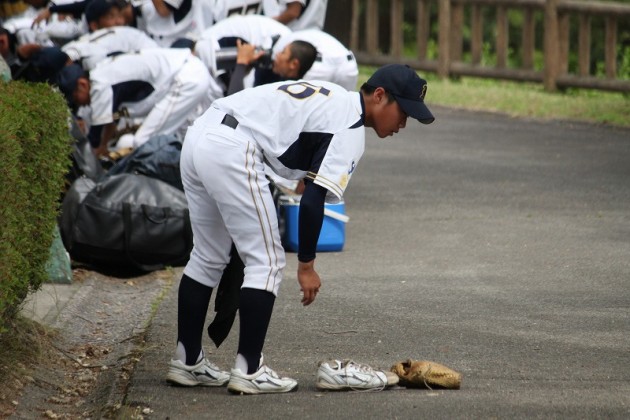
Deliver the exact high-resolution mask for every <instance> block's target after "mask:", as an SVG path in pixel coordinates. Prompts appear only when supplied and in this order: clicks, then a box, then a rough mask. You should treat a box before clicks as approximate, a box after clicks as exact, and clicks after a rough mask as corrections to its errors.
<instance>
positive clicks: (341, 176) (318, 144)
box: [202, 80, 365, 201]
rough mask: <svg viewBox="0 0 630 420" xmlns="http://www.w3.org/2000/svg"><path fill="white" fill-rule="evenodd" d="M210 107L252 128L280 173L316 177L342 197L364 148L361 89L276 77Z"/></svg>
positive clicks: (263, 151)
mask: <svg viewBox="0 0 630 420" xmlns="http://www.w3.org/2000/svg"><path fill="white" fill-rule="evenodd" d="M211 108H214V109H217V110H219V111H221V112H223V113H225V114H229V115H232V116H233V117H234V118H236V120H238V122H239V125H238V127H239V128H240V127H242V128H243V129H246V130H250V131H251V136H252V137H253V139H254V140H255V142H256V144H257V145H258V147H260V149H262V153H263V155H264V158H265V162H266V163H267V164H268V165H269V166H270V167H271V168H272V169H273V171H274V172H276V173H277V174H278V175H280V176H281V177H283V178H287V179H302V178H305V177H306V178H309V179H311V180H312V181H313V182H315V183H316V184H318V185H320V186H322V187H324V188H326V189H327V190H328V191H329V194H328V198H329V199H330V200H329V201H335V200H334V197H333V195H334V196H336V198H337V199H341V198H342V197H343V193H344V191H345V189H346V186H347V184H348V181H349V180H350V177H351V176H352V173H353V171H354V169H355V167H356V165H357V163H358V162H359V159H360V158H361V156H362V154H363V150H364V143H365V129H364V127H363V106H362V102H361V99H360V94H359V93H358V92H348V91H346V90H345V89H343V88H342V87H340V86H338V85H336V84H333V83H329V82H325V81H308V82H306V81H303V80H298V81H290V82H277V83H270V84H267V85H262V86H259V87H256V88H253V89H247V90H244V91H241V92H238V93H235V94H233V95H230V96H228V97H225V98H221V99H218V100H216V101H215V102H214V103H213V105H212V107H211ZM202 118H203V117H202ZM330 193H332V195H331V194H330Z"/></svg>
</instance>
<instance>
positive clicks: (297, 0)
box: [265, 0, 328, 31]
mask: <svg viewBox="0 0 630 420" xmlns="http://www.w3.org/2000/svg"><path fill="white" fill-rule="evenodd" d="M265 6H266V7H265V14H266V15H268V16H272V17H273V18H274V19H276V20H278V21H279V22H282V23H284V24H285V25H287V26H288V27H289V28H291V30H293V31H300V30H302V29H311V28H315V29H324V21H325V20H326V7H327V6H328V0H278V7H277V9H276V12H275V13H274V14H269V13H273V12H271V10H273V7H269V6H267V5H265Z"/></svg>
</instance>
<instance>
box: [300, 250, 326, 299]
mask: <svg viewBox="0 0 630 420" xmlns="http://www.w3.org/2000/svg"><path fill="white" fill-rule="evenodd" d="M297 275H298V282H299V283H300V287H301V289H302V305H304V306H307V305H310V304H311V303H313V301H314V300H315V297H316V296H317V293H319V288H320V287H321V285H322V282H321V280H320V279H319V274H317V272H316V271H315V260H312V261H309V262H306V263H304V262H299V263H298V272H297Z"/></svg>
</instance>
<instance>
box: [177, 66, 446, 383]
mask: <svg viewBox="0 0 630 420" xmlns="http://www.w3.org/2000/svg"><path fill="white" fill-rule="evenodd" d="M425 93H426V82H425V81H424V80H422V79H420V78H419V77H418V75H417V74H416V73H415V71H413V70H412V69H411V68H409V67H407V66H402V65H390V66H385V67H382V68H381V69H379V70H377V71H376V72H375V73H374V75H373V76H372V77H371V78H370V79H369V80H368V82H367V83H366V84H365V85H364V86H363V87H362V88H361V92H348V91H346V90H345V89H343V88H342V87H340V86H338V85H335V84H333V83H329V82H324V81H303V80H299V81H291V82H278V83H271V84H267V85H263V86H259V87H256V88H252V89H246V90H243V91H241V92H239V93H235V94H234V95H231V96H228V97H226V98H222V99H219V100H217V101H215V102H214V103H213V105H212V106H211V107H210V108H209V109H208V110H207V111H206V112H205V113H204V114H203V115H202V116H201V117H199V118H198V119H197V120H196V121H195V124H194V125H193V126H191V127H190V128H189V129H188V132H187V134H186V139H185V141H184V146H183V149H182V156H181V171H182V181H183V184H184V190H185V192H186V198H187V200H188V205H189V210H190V219H191V224H192V228H193V235H194V248H193V250H192V253H191V256H190V261H189V262H188V264H187V265H186V268H185V269H184V274H183V277H182V280H181V283H180V286H179V297H178V299H179V304H178V344H177V349H176V351H175V358H174V359H173V360H171V362H170V365H169V372H168V375H167V380H168V381H170V382H174V383H178V384H182V385H189V386H192V385H208V386H211V385H214V386H219V385H224V384H225V383H227V382H228V380H229V384H228V390H230V391H231V392H235V393H245V394H258V393H272V392H274V393H275V392H289V391H291V390H294V389H295V388H296V386H297V382H296V381H295V380H293V379H290V378H280V377H279V376H278V375H277V374H276V373H275V372H274V371H273V370H272V369H270V368H269V367H267V366H265V365H264V364H263V363H262V357H261V355H262V348H263V344H264V340H265V336H266V332H267V328H268V325H269V321H270V319H271V314H272V312H273V305H274V301H275V297H276V295H277V294H278V290H279V287H280V282H281V281H282V275H283V269H284V266H285V254H284V250H283V248H282V245H281V242H280V234H279V232H278V220H277V216H276V211H275V207H274V202H273V199H272V196H271V193H270V191H269V181H268V180H267V177H266V173H265V164H264V163H265V162H268V163H269V165H270V166H271V168H273V171H274V172H276V173H278V174H279V175H281V176H283V177H286V178H290V179H302V178H305V179H306V186H305V189H304V193H303V196H302V199H301V201H300V220H299V237H300V242H299V251H298V260H299V263H298V272H297V278H298V282H299V284H300V287H301V289H302V292H303V297H302V304H303V305H309V304H311V303H312V302H313V301H314V300H315V297H316V295H317V293H318V292H319V288H320V286H321V282H320V278H319V275H318V274H317V272H316V271H315V266H314V262H315V249H316V245H317V239H318V237H319V233H320V230H321V226H322V222H323V217H324V202H325V200H326V198H328V199H329V200H331V201H334V200H339V199H341V198H342V197H343V194H344V191H345V189H346V187H347V185H348V182H349V180H350V178H351V176H352V174H353V172H354V170H355V168H356V165H357V163H358V162H359V159H360V158H361V155H362V153H363V150H364V139H365V129H364V127H372V128H373V129H374V130H375V132H376V134H377V135H378V136H379V137H382V138H383V137H387V136H389V135H392V134H394V133H397V132H398V130H399V129H401V128H404V127H405V125H406V122H407V117H408V116H410V117H412V118H415V119H418V120H419V121H421V122H423V123H425V124H428V123H430V122H432V121H433V119H434V118H433V115H432V114H431V112H430V111H429V110H428V108H427V107H426V106H425V104H424V95H425ZM233 243H234V244H235V246H236V249H237V250H238V253H239V255H240V256H241V258H242V259H243V261H244V263H245V270H244V272H245V278H244V281H243V285H242V287H241V290H240V302H239V311H240V334H239V344H238V353H237V356H236V362H235V366H234V368H233V369H232V371H231V373H230V374H228V373H227V372H223V371H221V370H220V369H219V368H218V367H217V366H216V365H214V364H212V363H210V362H208V361H207V359H205V357H204V352H203V350H202V344H201V341H202V335H203V327H204V321H205V318H206V312H207V309H208V304H209V301H210V297H211V294H212V289H213V288H215V287H217V285H218V284H219V281H220V279H221V276H222V273H223V270H224V268H225V266H226V264H227V263H228V261H229V258H230V249H231V247H232V244H233Z"/></svg>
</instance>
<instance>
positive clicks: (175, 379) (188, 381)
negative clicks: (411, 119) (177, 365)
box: [166, 371, 228, 387]
mask: <svg viewBox="0 0 630 420" xmlns="http://www.w3.org/2000/svg"><path fill="white" fill-rule="evenodd" d="M166 382H168V383H170V384H173V385H179V386H186V387H192V386H213V387H221V386H225V385H226V384H227V382H228V381H225V382H201V381H199V380H197V379H196V378H194V377H193V378H191V377H190V376H187V375H182V374H181V373H180V372H173V371H169V372H168V374H167V375H166Z"/></svg>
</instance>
